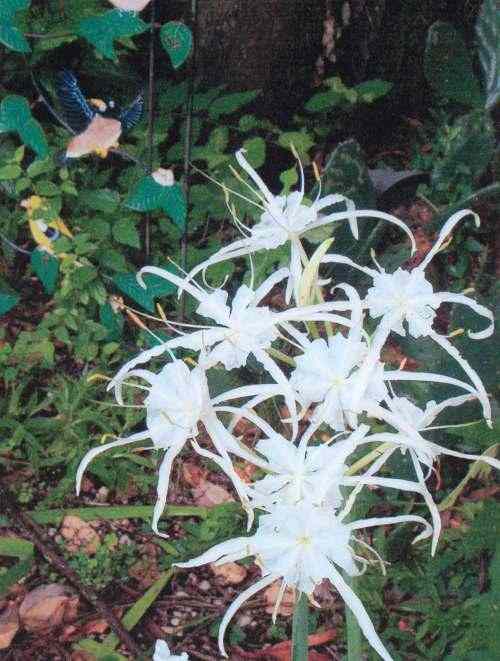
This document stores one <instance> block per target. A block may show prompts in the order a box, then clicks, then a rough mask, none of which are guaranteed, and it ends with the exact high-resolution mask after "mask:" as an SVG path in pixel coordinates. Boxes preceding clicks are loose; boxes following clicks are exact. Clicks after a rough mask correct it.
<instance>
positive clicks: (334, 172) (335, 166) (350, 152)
mask: <svg viewBox="0 0 500 661" xmlns="http://www.w3.org/2000/svg"><path fill="white" fill-rule="evenodd" d="M322 186H323V194H324V195H327V194H329V193H340V194H341V195H345V196H346V197H348V198H349V199H351V200H353V201H354V202H355V203H356V205H357V206H363V207H364V208H365V209H373V208H374V207H375V192H374V190H373V185H372V182H371V179H370V175H369V173H368V168H367V166H366V163H365V159H364V155H363V152H362V150H361V147H360V146H359V144H358V143H357V142H356V141H355V140H346V141H345V142H341V143H340V144H339V145H337V147H335V149H334V150H333V151H332V153H331V154H330V156H329V157H328V159H327V161H326V164H325V167H324V171H323V178H322Z"/></svg>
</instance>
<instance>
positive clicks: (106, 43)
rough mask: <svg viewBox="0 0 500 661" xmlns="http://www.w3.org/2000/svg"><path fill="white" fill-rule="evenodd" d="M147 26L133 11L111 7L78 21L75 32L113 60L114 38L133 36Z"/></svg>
mask: <svg viewBox="0 0 500 661" xmlns="http://www.w3.org/2000/svg"><path fill="white" fill-rule="evenodd" d="M147 28H148V25H147V23H145V22H144V21H143V20H142V19H140V18H139V16H137V15H136V14H135V13H134V12H128V11H120V10H119V9H111V10H110V11H107V12H106V13H105V14H101V15H100V16H91V17H90V18H85V19H83V20H82V21H80V23H79V24H78V27H77V34H79V35H80V36H81V37H83V38H84V39H87V41H89V42H90V43H91V44H92V45H93V46H95V48H96V49H97V50H98V51H99V53H101V54H102V55H104V57H108V58H109V59H110V60H114V59H115V57H116V53H115V49H114V41H115V39H121V38H122V37H134V36H135V35H137V34H141V33H142V32H144V31H145V30H147Z"/></svg>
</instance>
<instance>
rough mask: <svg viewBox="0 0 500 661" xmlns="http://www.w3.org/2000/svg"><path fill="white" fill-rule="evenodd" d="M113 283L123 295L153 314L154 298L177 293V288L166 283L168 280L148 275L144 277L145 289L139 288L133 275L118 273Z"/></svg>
mask: <svg viewBox="0 0 500 661" xmlns="http://www.w3.org/2000/svg"><path fill="white" fill-rule="evenodd" d="M167 270H168V269H167ZM113 282H114V283H115V285H116V286H117V287H118V289H119V290H120V291H121V292H122V293H123V294H125V295H126V296H128V297H129V298H131V299H132V300H133V301H135V302H136V303H138V304H139V305H140V306H141V307H143V308H144V309H145V310H148V311H149V312H155V298H158V297H160V296H170V295H171V294H174V293H175V292H176V291H177V287H176V286H175V285H173V284H172V283H170V282H168V280H164V279H163V278H159V277H158V276H156V275H150V274H148V275H146V276H145V277H144V282H145V284H146V289H144V288H143V287H141V285H140V284H139V283H138V282H137V278H136V276H135V274H134V273H120V274H118V275H115V277H114V278H113Z"/></svg>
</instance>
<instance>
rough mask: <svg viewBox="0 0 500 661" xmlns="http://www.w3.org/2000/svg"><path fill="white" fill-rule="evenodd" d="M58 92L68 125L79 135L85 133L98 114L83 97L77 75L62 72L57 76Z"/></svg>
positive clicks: (65, 71)
mask: <svg viewBox="0 0 500 661" xmlns="http://www.w3.org/2000/svg"><path fill="white" fill-rule="evenodd" d="M56 91H57V97H58V99H59V103H60V104H61V108H62V110H63V113H64V116H65V118H66V120H67V122H68V124H69V125H70V126H71V128H72V129H73V130H74V131H76V132H77V133H80V132H81V131H84V130H85V129H86V128H87V126H88V125H89V124H90V122H91V121H92V120H93V119H94V117H95V115H96V113H95V111H94V110H92V108H91V107H90V105H89V104H88V103H87V101H86V99H85V97H84V96H83V94H82V92H81V90H80V87H79V85H78V80H77V79H76V76H75V74H74V73H72V72H71V71H67V70H64V71H61V72H60V73H59V74H58V75H57V81H56Z"/></svg>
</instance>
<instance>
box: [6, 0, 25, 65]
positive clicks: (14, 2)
mask: <svg viewBox="0 0 500 661" xmlns="http://www.w3.org/2000/svg"><path fill="white" fill-rule="evenodd" d="M30 4H31V0H0V43H2V44H4V46H7V48H10V49H11V50H15V51H17V52H19V53H29V52H30V50H31V48H30V46H29V44H28V42H27V41H26V38H25V36H24V34H23V33H22V32H21V30H20V29H19V28H18V27H16V25H15V14H16V13H17V12H18V11H22V10H23V9H28V7H29V6H30Z"/></svg>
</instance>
